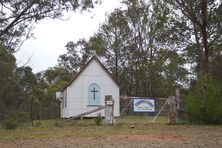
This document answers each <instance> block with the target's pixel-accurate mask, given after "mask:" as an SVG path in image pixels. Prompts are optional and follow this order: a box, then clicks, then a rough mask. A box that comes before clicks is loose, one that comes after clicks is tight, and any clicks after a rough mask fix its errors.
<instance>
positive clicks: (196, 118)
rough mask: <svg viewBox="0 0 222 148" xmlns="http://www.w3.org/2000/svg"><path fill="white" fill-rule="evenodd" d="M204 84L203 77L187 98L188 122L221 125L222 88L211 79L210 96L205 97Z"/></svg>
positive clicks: (209, 85)
mask: <svg viewBox="0 0 222 148" xmlns="http://www.w3.org/2000/svg"><path fill="white" fill-rule="evenodd" d="M203 84H204V81H203V77H201V78H200V79H199V80H198V81H197V84H196V85H195V86H194V88H193V89H192V90H191V92H190V93H189V94H188V95H187V96H186V98H185V103H186V110H187V113H188V120H189V121H190V122H197V123H204V124H221V123H222V92H221V88H220V86H219V85H218V84H217V83H216V82H215V81H214V80H213V79H212V78H209V84H208V94H207V96H206V97H204V89H203Z"/></svg>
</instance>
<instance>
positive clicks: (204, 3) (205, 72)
mask: <svg viewBox="0 0 222 148" xmlns="http://www.w3.org/2000/svg"><path fill="white" fill-rule="evenodd" d="M201 15H202V16H201V17H202V26H201V33H202V42H203V46H204V57H203V76H204V97H206V96H207V94H208V73H209V46H208V40H207V39H208V36H207V24H208V22H207V21H208V20H207V0H202V12H201Z"/></svg>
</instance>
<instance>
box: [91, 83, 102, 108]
mask: <svg viewBox="0 0 222 148" xmlns="http://www.w3.org/2000/svg"><path fill="white" fill-rule="evenodd" d="M88 105H100V87H99V85H97V84H96V83H93V84H91V85H90V86H89V88H88Z"/></svg>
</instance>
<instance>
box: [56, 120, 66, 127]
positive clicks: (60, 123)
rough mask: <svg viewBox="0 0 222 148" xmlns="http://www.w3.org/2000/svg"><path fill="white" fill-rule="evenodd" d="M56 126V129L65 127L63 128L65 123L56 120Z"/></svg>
mask: <svg viewBox="0 0 222 148" xmlns="http://www.w3.org/2000/svg"><path fill="white" fill-rule="evenodd" d="M54 126H56V127H63V126H64V123H63V122H62V121H60V120H56V121H55V122H54Z"/></svg>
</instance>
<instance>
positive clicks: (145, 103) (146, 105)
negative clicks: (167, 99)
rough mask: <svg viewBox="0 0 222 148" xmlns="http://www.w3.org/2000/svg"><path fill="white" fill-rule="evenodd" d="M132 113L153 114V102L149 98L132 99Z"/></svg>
mask: <svg viewBox="0 0 222 148" xmlns="http://www.w3.org/2000/svg"><path fill="white" fill-rule="evenodd" d="M133 111H134V112H155V101H154V99H150V98H133Z"/></svg>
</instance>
